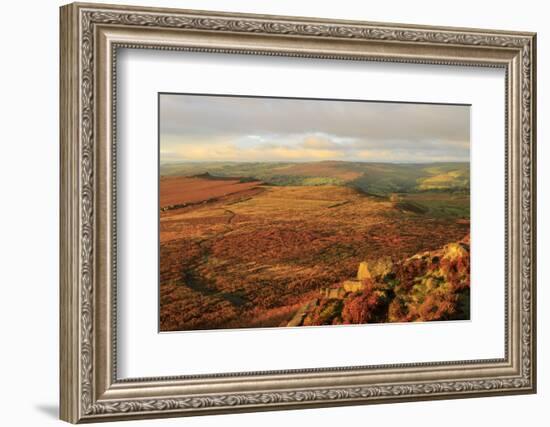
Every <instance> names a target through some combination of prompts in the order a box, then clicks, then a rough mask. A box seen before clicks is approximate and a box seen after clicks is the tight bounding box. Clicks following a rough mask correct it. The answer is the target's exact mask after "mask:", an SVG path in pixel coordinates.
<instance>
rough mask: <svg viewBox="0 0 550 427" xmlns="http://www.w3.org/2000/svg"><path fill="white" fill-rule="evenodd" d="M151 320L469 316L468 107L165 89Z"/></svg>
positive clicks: (280, 322)
mask: <svg viewBox="0 0 550 427" xmlns="http://www.w3.org/2000/svg"><path fill="white" fill-rule="evenodd" d="M158 202H159V206H158V212H159V269H160V271H159V329H160V331H161V332H171V331H191V330H209V329H237V328H268V327H269V328H271V327H315V326H331V325H361V324H370V323H396V322H399V323H407V322H428V321H457V320H469V319H470V106H469V105H458V104H430V103H396V102H381V101H366V100H328V99H309V98H308V99H306V98H277V97H252V96H233V95H196V94H174V93H160V94H159V201H158Z"/></svg>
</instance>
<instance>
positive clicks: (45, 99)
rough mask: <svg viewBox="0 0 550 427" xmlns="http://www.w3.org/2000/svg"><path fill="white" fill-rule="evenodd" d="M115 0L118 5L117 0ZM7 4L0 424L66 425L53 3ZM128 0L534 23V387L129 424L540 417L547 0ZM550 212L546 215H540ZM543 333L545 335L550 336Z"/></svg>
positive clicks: (0, 168) (545, 296)
mask: <svg viewBox="0 0 550 427" xmlns="http://www.w3.org/2000/svg"><path fill="white" fill-rule="evenodd" d="M110 1H111V2H113V3H121V4H124V2H119V1H115V0H110ZM61 4H62V3H61V2H59V1H57V0H42V1H20V2H16V1H13V2H5V3H4V4H3V5H2V18H3V19H2V21H1V24H0V31H1V50H2V65H1V66H0V74H1V78H0V105H1V114H0V117H1V120H0V183H1V185H0V200H1V201H2V204H1V205H0V207H1V209H0V260H1V261H0V290H1V294H0V325H1V329H0V331H1V337H0V338H1V342H2V344H1V350H0V401H1V402H2V405H1V412H0V423H1V424H2V425H6V426H16V425H25V426H46V425H59V424H60V423H61V422H60V421H58V420H57V402H58V368H57V363H58V332H57V331H58V197H59V195H58V176H59V161H58V62H59V59H58V6H60V5H61ZM133 4H141V5H147V6H167V7H180V8H194V9H206V10H226V11H235V12H252V13H269V14H282V15H297V16H300V15H302V16H316V17H325V18H341V19H358V20H369V21H387V22H403V23H415V24H433V25H450V26H463V27H479V28H495V29H508V30H529V31H536V32H538V52H539V58H538V75H539V80H538V98H539V101H538V117H539V120H538V122H539V123H538V140H539V145H538V157H539V161H538V164H539V172H538V187H539V202H538V203H539V204H538V215H539V224H538V250H539V271H538V301H539V320H538V331H539V335H538V351H539V375H538V377H539V393H538V394H537V395H529V396H511V397H492V398H480V399H464V400H451V401H437V402H421V403H401V404H392V405H374V406H361V407H346V408H327V409H314V410H300V411H283V412H266V413H252V414H239V415H225V416H209V417H199V418H191V419H190V418H188V419H184V420H183V419H171V420H162V421H137V422H129V423H125V424H124V425H125V426H131V425H136V426H137V425H141V426H147V425H159V426H161V425H165V426H169V425H182V424H185V425H187V426H214V425H216V426H217V425H240V426H257V425H264V426H278V425H285V424H286V425H315V426H332V425H339V424H347V423H350V424H358V425H366V424H370V425H384V426H393V425H400V424H406V425H407V426H410V427H413V426H423V427H427V426H432V425H433V426H435V425H441V424H442V425H445V426H447V427H450V426H461V427H464V426H477V425H495V426H517V425H520V424H521V425H529V426H542V425H547V423H548V418H549V410H548V406H549V405H550V392H549V391H548V388H549V387H550V376H549V375H548V369H547V366H548V363H550V362H548V361H549V360H550V357H549V356H550V339H549V337H548V328H547V326H548V325H549V323H550V314H549V313H550V310H548V307H547V305H548V304H550V292H549V291H548V288H547V287H546V285H547V284H548V279H549V275H550V267H549V266H548V262H547V261H546V259H548V258H549V257H550V244H549V239H545V238H544V237H545V236H548V231H549V227H550V222H549V221H548V218H550V194H549V192H548V190H547V188H548V185H549V180H550V172H549V169H550V168H548V167H545V165H548V163H549V162H550V150H549V149H548V146H547V145H546V144H545V141H546V140H547V139H548V136H549V135H548V133H549V126H547V125H546V123H545V121H544V118H545V117H548V116H549V115H550V93H549V91H548V83H547V82H548V81H547V80H546V79H545V76H548V75H550V55H549V54H548V52H549V51H550V41H549V38H550V28H549V27H548V22H547V17H548V16H549V15H548V12H547V11H545V10H544V7H545V2H541V1H536V0H523V1H521V2H519V1H514V2H512V1H503V0H501V1H486V2H481V1H470V0H462V1H460V2H452V3H451V2H442V1H422V0H416V1H406V0H403V1H398V0H387V1H383V2H358V1H357V0H338V1H324V2H320V1H306V0H272V1H263V2H260V1H246V0H230V1H228V0H226V1H223V0H202V1H200V0H181V1H176V0H172V1H169V0H163V1H157V2H153V1H152V0H148V1H138V0H133ZM545 217H546V218H545ZM545 335H546V336H545Z"/></svg>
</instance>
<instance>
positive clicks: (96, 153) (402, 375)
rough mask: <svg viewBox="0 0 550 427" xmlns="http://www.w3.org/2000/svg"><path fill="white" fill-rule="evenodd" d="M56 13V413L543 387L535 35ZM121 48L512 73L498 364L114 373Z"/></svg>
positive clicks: (194, 15) (126, 412) (83, 418)
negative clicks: (539, 382) (539, 369)
mask: <svg viewBox="0 0 550 427" xmlns="http://www.w3.org/2000/svg"><path fill="white" fill-rule="evenodd" d="M60 17H61V37H60V43H61V45H60V52H61V64H60V67H61V69H60V71H61V80H60V92H61V93H60V109H61V111H60V135H61V141H60V143H61V177H60V180H61V205H60V211H61V220H60V229H61V236H60V260H61V261H60V263H61V265H60V277H61V279H60V307H61V308H60V328H61V329H60V386H61V396H60V407H61V410H60V416H61V419H63V420H65V421H68V422H71V423H79V422H97V421H113V420H123V419H130V418H134V419H135V418H155V417H171V416H188V415H201V414H217V413H228V412H247V411H260V410H281V409H296V408H308V407H322V406H335V405H358V404H370V403H384V402H403V401H411V400H431V399H445V398H464V397H479V396H489V395H503V394H522V393H534V392H535V391H536V317H535V316H536V286H535V282H536V254H535V250H536V241H535V239H536V217H535V215H536V182H535V181H536V170H535V154H536V150H535V137H536V126H535V124H536V116H535V105H536V102H535V93H536V90H535V89H536V86H535V82H536V36H535V34H533V33H520V32H508V31H494V30H479V29H463V28H444V27H424V26H411V25H401V24H382V23H369V22H353V21H330V20H322V19H312V18H295V17H280V16H263V15H243V14H230V13H217V12H199V11H189V10H175V9H160V8H142V7H126V6H112V5H99V4H80V3H75V4H70V5H67V6H63V7H62V8H61V16H60ZM123 48H124V49H153V50H171V51H189V52H203V53H205V54H208V53H224V54H227V55H232V54H240V55H243V54H244V55H263V56H283V57H298V58H316V59H319V60H331V59H338V60H349V61H379V62H392V63H405V64H440V65H446V66H472V67H493V68H500V69H502V70H504V72H505V76H506V77H505V87H504V88H503V91H502V97H503V98H505V110H506V114H505V115H506V117H505V130H504V134H505V141H504V142H503V147H505V150H506V152H505V159H506V160H505V163H506V164H505V176H502V180H503V181H505V188H506V194H505V199H506V203H505V206H506V209H505V212H503V213H502V214H503V215H504V217H505V218H506V219H505V230H503V234H504V236H505V237H504V240H505V243H506V244H505V246H506V248H505V253H504V254H502V257H504V259H505V272H504V277H505V281H504V283H502V286H503V287H504V295H505V308H504V311H505V316H504V319H505V322H504V325H503V328H505V332H504V336H505V340H504V341H505V342H504V343H503V346H504V357H503V358H498V359H483V360H481V359H480V360H457V361H450V362H438V361H433V362H426V363H407V364H398V365H396V364H382V365H376V366H372V365H364V366H339V367H334V368H316V367H311V368H310V369H296V370H273V371H262V372H242V373H237V374H229V373H223V372H220V373H216V374H208V375H191V376H176V377H153V378H135V379H134V378H131V379H121V378H119V376H118V375H117V372H118V370H117V342H118V341H119V338H120V337H118V336H117V322H116V320H117V318H116V316H117V286H116V285H117V283H116V277H117V275H116V268H117V234H116V219H117V217H116V195H117V186H116V166H117V157H116V153H117V152H116V149H115V148H116V126H117V114H116V112H117V110H116V103H117V98H116V84H117V74H116V62H117V52H118V51H119V50H120V49H123ZM152 143H154V144H156V141H152ZM152 286H156V284H153V285H152ZM256 333H261V331H258V332H256ZM182 363H183V364H184V363H185V362H182Z"/></svg>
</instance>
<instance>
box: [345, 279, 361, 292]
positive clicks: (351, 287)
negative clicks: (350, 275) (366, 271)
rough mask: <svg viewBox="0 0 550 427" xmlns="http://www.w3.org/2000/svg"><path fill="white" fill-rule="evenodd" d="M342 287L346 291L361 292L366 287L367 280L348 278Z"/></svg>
mask: <svg viewBox="0 0 550 427" xmlns="http://www.w3.org/2000/svg"><path fill="white" fill-rule="evenodd" d="M342 287H343V288H344V290H345V291H346V292H359V291H362V290H363V289H365V282H363V281H361V280H346V281H344V283H343V285H342Z"/></svg>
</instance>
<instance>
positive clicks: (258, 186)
mask: <svg viewBox="0 0 550 427" xmlns="http://www.w3.org/2000/svg"><path fill="white" fill-rule="evenodd" d="M60 51H61V85H60V88H61V94H60V96H61V98H60V100H61V112H60V123H61V124H60V134H61V166H62V172H61V239H60V242H61V248H60V251H61V283H60V286H61V288H60V294H61V303H60V306H61V313H60V324H61V332H60V337H61V349H60V372H61V378H60V383H61V411H60V413H61V418H62V419H63V420H65V421H69V422H72V423H78V422H95V421H112V420H123V419H130V418H154V417H169V416H186V415H201V414H215V413H227V412H244V411H259V410H262V411H263V410H276V409H296V408H308V407H321V406H331V405H355V404H369V403H384V402H402V401H410V400H430V399H443V398H463V397H479V396H488V395H498V394H521V393H534V392H535V391H536V351H535V350H536V334H535V333H536V331H535V326H536V318H535V314H536V313H535V307H536V305H535V303H536V300H535V296H536V295H535V294H536V292H535V291H536V288H535V277H536V271H535V268H536V258H535V247H536V244H535V236H536V233H535V231H536V221H535V220H536V218H535V212H536V204H535V203H536V182H535V177H536V173H535V130H536V129H535V121H536V118H535V104H536V103H535V92H536V91H535V82H536V78H535V71H536V62H535V59H536V58H535V57H536V55H535V53H536V46H535V34H533V33H519V32H508V31H494V30H479V29H463V28H438V27H424V26H412V25H402V24H381V23H369V22H353V21H331V20H322V19H313V18H296V17H281V16H263V15H243V14H230V13H217V12H200V11H189V10H175V9H158V8H141V7H127V6H110V5H93V4H71V5H67V6H63V7H62V8H61V49H60Z"/></svg>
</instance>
